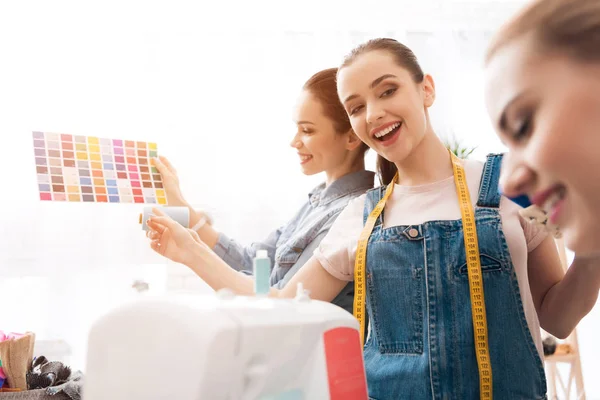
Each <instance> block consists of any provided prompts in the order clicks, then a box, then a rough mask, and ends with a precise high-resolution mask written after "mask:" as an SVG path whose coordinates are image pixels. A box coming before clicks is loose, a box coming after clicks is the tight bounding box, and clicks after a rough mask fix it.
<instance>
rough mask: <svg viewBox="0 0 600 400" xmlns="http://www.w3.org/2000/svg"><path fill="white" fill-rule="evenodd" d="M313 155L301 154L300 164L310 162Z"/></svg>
mask: <svg viewBox="0 0 600 400" xmlns="http://www.w3.org/2000/svg"><path fill="white" fill-rule="evenodd" d="M312 158H313V156H312V155H304V154H302V155H300V164H301V165H302V164H306V163H307V162H309V161H310V160H312Z"/></svg>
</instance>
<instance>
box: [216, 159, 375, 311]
mask: <svg viewBox="0 0 600 400" xmlns="http://www.w3.org/2000/svg"><path fill="white" fill-rule="evenodd" d="M374 175H375V174H374V173H373V172H371V171H365V170H363V171H358V172H353V173H351V174H348V175H345V176H343V177H341V178H339V179H337V180H336V181H334V182H333V183H332V184H331V185H329V186H328V187H325V183H322V184H321V185H319V186H317V187H316V188H314V189H313V190H312V191H311V192H310V193H309V195H308V201H307V202H306V203H305V204H304V205H303V206H302V208H301V209H300V210H299V211H298V213H297V214H296V215H295V216H294V218H292V219H291V220H290V221H289V222H288V223H287V224H285V225H284V226H282V227H280V228H279V229H277V230H275V231H274V232H272V233H271V234H270V235H269V236H268V237H267V238H266V239H265V240H264V241H263V242H256V243H252V245H250V246H247V247H244V246H241V245H240V244H239V243H237V242H236V241H235V240H233V239H230V238H229V237H227V236H226V235H224V234H222V233H221V234H219V240H218V242H217V244H216V245H215V248H214V251H215V253H217V255H218V256H219V257H221V258H222V259H223V260H224V261H225V262H226V263H227V264H229V266H230V267H232V268H234V269H235V270H237V271H240V272H243V273H246V274H252V262H253V259H254V257H255V255H256V251H257V250H267V252H268V254H269V258H270V259H271V265H272V269H271V286H273V287H275V288H278V289H280V288H283V287H284V286H285V285H286V283H287V282H288V281H289V280H290V279H291V278H292V276H294V274H295V273H296V272H298V270H299V269H300V268H301V267H302V265H304V264H305V263H306V262H307V261H308V260H309V259H310V257H311V256H312V255H313V252H314V251H315V250H316V249H317V247H318V246H319V243H320V242H321V240H322V239H323V238H324V237H325V236H326V235H327V232H328V231H329V229H330V228H331V225H333V222H334V221H335V219H336V218H337V217H338V215H340V213H341V212H342V210H343V209H344V208H345V207H346V205H347V204H348V202H349V201H350V200H351V199H353V198H355V197H358V196H360V195H362V194H364V193H365V192H366V191H367V190H369V189H371V188H373V181H374V180H373V177H374ZM353 297H354V288H353V282H350V283H349V284H348V286H346V288H344V290H343V291H342V292H341V293H340V294H339V295H338V296H337V297H336V298H335V299H334V300H333V301H332V303H334V304H336V305H338V306H340V307H342V308H344V309H346V310H348V311H349V312H352V301H353Z"/></svg>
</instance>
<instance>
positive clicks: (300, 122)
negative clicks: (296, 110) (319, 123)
mask: <svg viewBox="0 0 600 400" xmlns="http://www.w3.org/2000/svg"><path fill="white" fill-rule="evenodd" d="M303 124H311V125H314V123H313V122H310V121H298V122H296V125H303Z"/></svg>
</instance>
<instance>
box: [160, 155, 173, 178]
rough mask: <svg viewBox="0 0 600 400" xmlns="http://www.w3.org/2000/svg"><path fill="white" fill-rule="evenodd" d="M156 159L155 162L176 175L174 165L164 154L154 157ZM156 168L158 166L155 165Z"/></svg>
mask: <svg viewBox="0 0 600 400" xmlns="http://www.w3.org/2000/svg"><path fill="white" fill-rule="evenodd" d="M156 161H158V162H157V164H158V163H160V164H161V165H162V166H163V167H165V168H166V169H167V170H168V171H169V172H171V173H172V174H173V175H177V170H176V169H175V167H174V166H173V164H171V162H170V161H169V160H168V159H167V157H165V156H158V157H157V158H156ZM157 169H158V167H157ZM165 172H166V171H165Z"/></svg>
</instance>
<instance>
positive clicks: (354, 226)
mask: <svg viewBox="0 0 600 400" xmlns="http://www.w3.org/2000/svg"><path fill="white" fill-rule="evenodd" d="M483 165H484V164H483V163H482V162H480V161H475V160H466V161H465V162H464V168H465V173H466V176H467V185H468V187H469V194H470V195H471V202H472V204H473V206H474V207H475V205H476V204H477V199H478V197H479V183H480V181H481V175H482V172H483ZM365 197H366V195H362V196H360V197H357V198H355V199H353V200H351V201H350V203H349V204H348V206H347V207H346V208H345V209H344V211H342V213H341V214H340V216H339V217H338V218H337V220H336V221H335V222H334V224H333V226H332V227H331V229H330V231H329V233H328V234H327V236H326V237H325V238H324V239H323V240H322V241H321V244H320V245H319V247H318V248H317V249H316V250H315V253H314V254H315V257H316V258H317V259H318V260H319V262H320V263H321V265H323V268H325V269H326V270H327V271H328V272H329V273H330V274H331V275H333V276H334V277H336V278H338V279H341V280H345V281H352V280H354V260H355V257H356V247H357V244H358V237H359V236H360V233H361V231H362V229H363V226H364V224H363V212H364V206H365ZM518 212H519V206H518V205H516V204H514V203H513V202H512V201H510V200H509V199H507V198H505V197H502V199H501V200H500V219H501V221H502V227H503V231H504V235H505V236H506V241H507V244H508V250H509V252H510V255H511V258H512V262H513V265H514V268H515V272H516V275H517V281H518V282H519V290H520V293H521V299H522V300H523V308H524V312H525V317H526V319H527V324H528V325H529V329H530V331H531V334H532V336H533V340H534V342H535V345H536V347H537V349H538V351H539V353H540V357H543V350H542V338H541V333H540V324H539V320H538V316H537V312H536V310H535V306H534V304H533V298H532V296H531V290H530V287H529V278H528V273H527V254H528V253H529V252H531V251H533V250H534V249H535V248H536V247H537V246H538V245H539V244H540V243H541V242H542V241H543V240H544V239H545V238H546V236H547V233H546V232H545V231H544V230H543V228H541V227H538V226H536V225H533V224H531V223H529V222H528V221H527V220H525V219H524V218H523V217H521V216H520V215H519V213H518ZM460 218H461V213H460V208H459V204H458V196H457V194H456V187H455V185H454V177H453V176H450V177H448V178H446V179H443V180H441V181H438V182H434V183H431V184H427V185H420V186H402V185H395V187H394V192H393V193H392V195H391V196H390V198H389V199H388V201H387V203H386V206H385V212H384V220H383V227H384V228H389V227H392V226H398V225H420V224H423V223H425V222H427V221H444V220H445V221H451V220H458V219H460Z"/></svg>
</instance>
